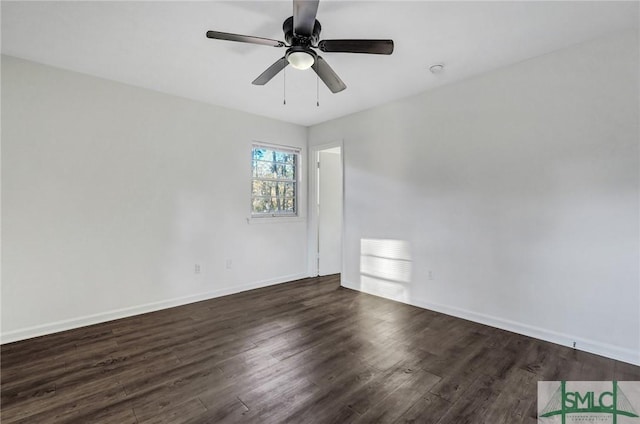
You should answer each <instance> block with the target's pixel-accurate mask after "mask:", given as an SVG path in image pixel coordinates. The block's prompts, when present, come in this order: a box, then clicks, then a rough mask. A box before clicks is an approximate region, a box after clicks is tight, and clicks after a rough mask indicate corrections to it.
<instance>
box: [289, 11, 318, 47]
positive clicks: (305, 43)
mask: <svg viewBox="0 0 640 424" xmlns="http://www.w3.org/2000/svg"><path fill="white" fill-rule="evenodd" d="M282 30H283V31H284V39H285V40H286V42H287V44H289V45H291V46H300V47H311V46H315V45H317V44H318V40H319V39H320V30H322V26H321V25H320V22H318V20H317V19H316V23H315V24H314V25H313V34H311V35H310V36H306V35H298V34H294V32H293V16H289V17H288V18H287V19H285V21H284V23H283V24H282Z"/></svg>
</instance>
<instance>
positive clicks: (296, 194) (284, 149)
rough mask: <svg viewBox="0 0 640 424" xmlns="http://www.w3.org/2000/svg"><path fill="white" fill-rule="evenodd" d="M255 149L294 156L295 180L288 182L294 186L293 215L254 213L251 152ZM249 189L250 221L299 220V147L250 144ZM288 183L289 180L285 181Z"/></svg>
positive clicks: (300, 161) (300, 172)
mask: <svg viewBox="0 0 640 424" xmlns="http://www.w3.org/2000/svg"><path fill="white" fill-rule="evenodd" d="M256 148H265V149H269V150H275V151H278V152H283V153H292V154H294V155H295V156H296V158H295V165H294V175H295V179H293V180H290V181H292V182H293V183H294V184H295V185H294V187H295V188H294V190H295V191H294V205H295V212H294V213H255V212H254V211H253V199H254V196H253V181H254V180H255V179H256V178H255V177H254V176H253V151H254V149H256ZM250 155H251V157H250V162H249V165H250V168H249V170H250V172H251V175H250V182H251V184H250V187H249V216H250V217H251V218H250V219H251V221H253V220H258V221H260V220H265V221H267V220H271V219H273V220H278V221H279V220H285V219H287V218H288V219H291V218H299V217H300V207H301V197H302V196H301V187H300V183H301V174H302V149H301V148H299V147H293V146H285V145H280V144H271V143H263V142H260V141H254V142H252V143H251V150H250ZM287 181H289V180H287Z"/></svg>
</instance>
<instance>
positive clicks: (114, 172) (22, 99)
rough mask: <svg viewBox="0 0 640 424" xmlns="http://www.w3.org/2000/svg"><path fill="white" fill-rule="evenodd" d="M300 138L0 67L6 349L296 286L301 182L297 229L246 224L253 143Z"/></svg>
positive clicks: (40, 71) (294, 129)
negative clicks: (267, 288)
mask: <svg viewBox="0 0 640 424" xmlns="http://www.w3.org/2000/svg"><path fill="white" fill-rule="evenodd" d="M306 139H307V129H306V128H305V127H301V126H297V125H292V124H287V123H282V122H278V121H275V120H271V119H266V118H261V117H258V116H254V115H249V114H246V113H241V112H237V111H232V110H228V109H224V108H219V107H214V106H209V105H205V104H202V103H197V102H193V101H189V100H185V99H181V98H177V97H172V96H168V95H164V94H160V93H156V92H152V91H148V90H143V89H139V88H134V87H131V86H126V85H123V84H119V83H114V82H110V81H107V80H103V79H99V78H94V77H90V76H86V75H81V74H78V73H73V72H68V71H64V70H60V69H55V68H52V67H48V66H43V65H39V64H35V63H32V62H27V61H23V60H19V59H16V58H12V57H7V56H3V57H2V206H3V209H2V226H3V228H2V230H3V231H2V233H3V251H2V265H3V267H2V340H3V342H7V341H11V340H16V339H20V338H25V337H29V336H33V335H36V334H43V333H48V332H52V331H56V330H60V329H63V328H70V327H75V326H79V325H83V324H87V323H91V322H98V321H103V320H106V319H110V318H114V317H119V316H124V315H131V314H134V313H137V312H143V311H147V310H153V309H158V308H162V307H166V306H171V305H175V304H181V303H185V302H189V301H194V300H198V299H203V298H208V297H212V296H216V295H220V294H226V293H231V292H236V291H240V290H243V289H247V288H252V287H256V286H262V285H266V284H269V283H274V282H282V281H289V280H292V279H296V278H301V277H304V276H306V275H307V263H306V260H307V252H306V247H307V244H306V243H307V233H306V232H307V229H306V219H305V218H304V217H305V216H306V210H305V208H304V205H306V197H305V196H306V193H305V191H306V188H305V187H306V181H304V180H303V181H302V184H301V186H302V195H303V197H302V199H301V200H302V201H301V202H300V204H301V205H302V206H303V209H302V210H301V215H302V217H303V218H302V219H298V220H293V221H291V220H289V221H287V222H286V223H261V224H256V223H252V224H249V223H248V222H247V220H246V218H247V217H248V215H249V205H250V197H249V196H250V193H249V190H250V157H251V156H250V145H251V141H252V140H259V141H263V142H270V143H277V144H286V145H290V146H298V147H302V148H305V147H306ZM301 157H302V158H303V159H304V158H306V153H304V152H303V154H302V155H301ZM305 162H306V161H305ZM305 165H306V163H303V167H304V166H305ZM304 172H306V171H305V170H304V168H303V173H304ZM227 259H230V260H231V261H232V267H231V269H227V268H226V261H227ZM196 263H199V264H201V267H202V273H201V274H200V275H196V274H195V273H194V265H195V264H196Z"/></svg>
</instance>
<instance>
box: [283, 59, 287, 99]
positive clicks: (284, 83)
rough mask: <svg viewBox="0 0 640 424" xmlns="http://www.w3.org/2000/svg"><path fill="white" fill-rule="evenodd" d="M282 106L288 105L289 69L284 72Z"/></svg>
mask: <svg viewBox="0 0 640 424" xmlns="http://www.w3.org/2000/svg"><path fill="white" fill-rule="evenodd" d="M282 81H283V83H282V104H283V105H286V104H287V68H284V69H283V70H282Z"/></svg>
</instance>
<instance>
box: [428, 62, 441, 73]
mask: <svg viewBox="0 0 640 424" xmlns="http://www.w3.org/2000/svg"><path fill="white" fill-rule="evenodd" d="M429 71H431V73H432V74H435V75H437V74H441V73H442V72H444V64H442V63H436V64H435V65H431V66H429Z"/></svg>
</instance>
